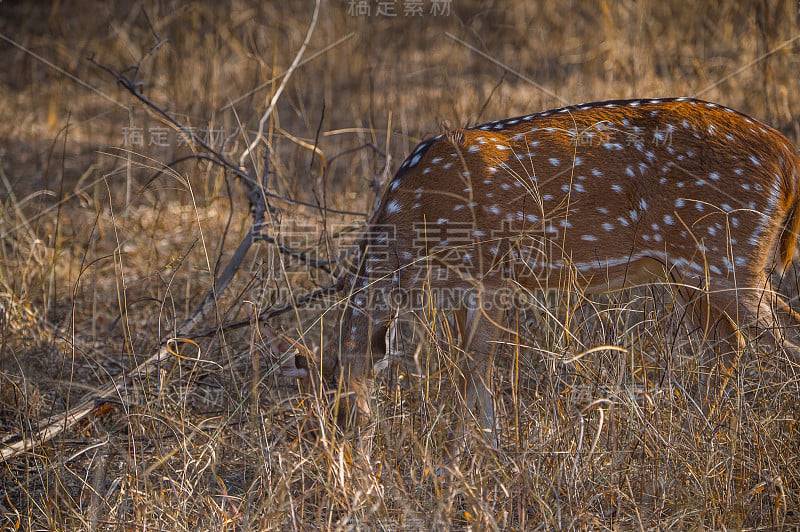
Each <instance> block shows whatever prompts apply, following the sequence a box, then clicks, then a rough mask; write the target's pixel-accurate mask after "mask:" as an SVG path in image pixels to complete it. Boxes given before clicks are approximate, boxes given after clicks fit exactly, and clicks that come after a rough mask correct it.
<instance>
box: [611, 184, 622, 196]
mask: <svg viewBox="0 0 800 532" xmlns="http://www.w3.org/2000/svg"><path fill="white" fill-rule="evenodd" d="M611 190H613V191H614V192H616V193H617V194H619V193H621V192H622V187H621V186H619V185H616V184H615V185H611Z"/></svg>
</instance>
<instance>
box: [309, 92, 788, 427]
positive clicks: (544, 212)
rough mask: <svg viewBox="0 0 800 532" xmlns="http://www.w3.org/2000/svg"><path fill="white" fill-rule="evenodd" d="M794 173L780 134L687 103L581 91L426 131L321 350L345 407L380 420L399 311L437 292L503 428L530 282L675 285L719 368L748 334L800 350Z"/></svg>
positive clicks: (476, 395) (466, 367)
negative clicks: (513, 332)
mask: <svg viewBox="0 0 800 532" xmlns="http://www.w3.org/2000/svg"><path fill="white" fill-rule="evenodd" d="M799 171H800V160H798V155H797V153H796V152H795V150H794V148H793V146H792V145H791V143H790V142H789V141H788V140H787V139H786V138H785V137H784V136H783V135H782V134H781V133H779V132H778V131H776V130H774V129H772V128H770V127H768V126H766V125H764V124H761V123H759V122H757V121H756V120H754V119H752V118H749V117H747V116H745V115H743V114H741V113H739V112H736V111H734V110H732V109H728V108H726V107H723V106H721V105H718V104H714V103H709V102H704V101H699V100H695V99H690V98H670V99H653V100H642V99H640V100H625V101H604V102H597V103H587V104H583V105H575V106H569V107H564V108H561V109H555V110H549V111H544V112H540V113H535V114H529V115H525V116H519V117H516V118H509V119H506V120H500V121H495V122H489V123H487V124H483V125H479V126H476V127H471V128H466V129H458V130H454V131H449V132H448V133H446V134H443V135H439V136H437V137H434V138H431V139H428V140H425V141H424V142H422V143H420V144H419V145H418V146H417V147H416V148H415V149H414V151H413V152H412V153H411V154H410V155H409V156H408V158H407V159H406V160H405V161H404V162H403V163H402V165H401V166H400V168H399V170H398V172H397V174H396V175H395V176H394V178H393V179H392V180H391V181H390V182H389V183H388V185H387V187H386V189H385V191H384V193H383V196H382V199H381V201H380V204H379V207H378V208H377V210H376V211H375V212H374V214H373V215H372V217H371V219H370V221H369V223H368V227H367V231H366V233H365V235H364V237H363V239H362V242H361V248H360V254H359V260H358V265H357V269H356V270H355V271H354V274H353V275H352V278H351V282H350V284H349V289H348V290H349V294H348V302H347V306H346V308H345V310H344V314H343V316H342V318H341V321H340V323H339V324H338V326H337V327H336V329H337V332H336V335H335V339H334V340H332V341H331V342H330V343H329V344H328V345H327V349H326V350H325V355H324V357H323V359H324V360H325V361H327V364H326V368H327V371H328V372H332V374H333V375H335V376H336V377H338V378H339V379H341V381H340V383H341V388H342V389H343V390H345V391H346V392H348V393H347V394H343V395H342V406H341V408H342V411H343V412H344V413H345V414H346V415H354V416H356V417H357V418H361V419H362V420H363V418H365V417H368V416H369V415H370V413H371V407H370V397H371V391H372V386H373V379H372V375H371V373H372V370H373V365H374V364H375V363H377V362H379V361H380V360H381V359H382V358H383V357H384V356H385V354H386V351H387V331H388V330H389V327H390V325H391V323H392V320H393V317H394V316H395V314H396V312H397V309H398V308H408V307H409V306H413V305H418V304H423V305H424V304H426V303H427V304H435V305H436V307H437V308H445V309H453V310H454V314H455V316H456V321H457V324H458V330H459V331H460V337H461V340H460V347H461V349H463V352H464V354H465V355H464V359H463V363H462V367H461V369H462V374H463V379H464V381H463V382H462V383H461V387H462V388H461V389H462V390H463V393H464V396H463V397H464V398H465V401H466V403H467V406H468V407H469V408H471V409H472V410H473V412H474V413H475V414H476V415H477V417H478V418H479V419H480V420H482V422H483V424H484V425H486V426H491V424H492V423H493V407H492V398H491V396H490V393H489V392H488V388H487V385H488V379H489V378H490V376H491V372H492V365H493V361H492V351H493V349H494V347H495V345H496V342H495V339H496V337H497V334H498V330H499V328H500V327H502V322H503V313H504V312H505V311H506V306H507V305H506V304H505V301H507V298H504V297H502V296H503V295H504V293H507V291H508V290H514V289H519V287H524V288H525V289H528V290H537V291H538V290H552V289H555V288H559V287H560V288H564V287H565V286H566V285H567V284H568V283H575V284H577V285H578V286H580V287H582V288H583V289H585V292H586V293H606V292H609V291H615V290H620V289H623V288H626V287H631V286H633V285H638V284H642V283H650V282H654V281H662V282H663V281H665V280H666V281H668V282H670V283H672V286H673V287H674V291H675V292H676V295H677V299H678V300H680V301H682V302H683V304H684V305H685V308H686V311H687V316H688V317H689V320H690V321H691V325H692V329H694V330H698V331H701V333H702V334H703V335H704V337H705V338H706V339H708V340H709V341H710V342H709V343H710V344H711V346H712V347H713V350H712V352H714V353H716V354H717V355H718V356H717V358H716V360H718V363H717V364H716V366H717V367H718V368H721V369H722V370H725V369H729V368H732V367H733V365H734V363H735V362H736V359H737V357H738V354H739V353H740V352H741V348H742V347H743V343H744V340H745V338H748V337H749V338H751V339H754V340H759V341H766V342H768V343H770V344H772V345H773V346H781V347H783V348H784V349H785V350H786V352H787V353H788V354H789V356H790V358H791V359H792V360H794V361H798V360H800V356H798V355H800V349H799V348H798V345H800V336H798V335H799V334H800V329H798V325H800V320H799V319H798V315H797V314H795V313H794V312H793V311H792V310H791V309H790V308H789V306H788V305H787V304H786V303H785V302H784V301H783V300H782V299H781V298H780V297H778V296H777V295H776V293H775V291H774V290H773V287H772V285H771V283H770V274H771V273H772V272H773V271H774V270H775V268H778V269H781V268H784V267H785V266H787V265H788V263H789V262H790V261H791V259H792V255H793V251H794V248H795V244H796V241H797V232H798V229H799V228H800V213H798V199H799V198H798V172H799ZM718 371H719V369H718V370H717V372H718Z"/></svg>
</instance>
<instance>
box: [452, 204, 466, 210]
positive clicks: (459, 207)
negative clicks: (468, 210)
mask: <svg viewBox="0 0 800 532" xmlns="http://www.w3.org/2000/svg"><path fill="white" fill-rule="evenodd" d="M463 208H464V206H463V205H461V204H459V205H456V206H455V207H453V210H454V211H460V210H461V209H463Z"/></svg>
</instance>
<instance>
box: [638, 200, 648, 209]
mask: <svg viewBox="0 0 800 532" xmlns="http://www.w3.org/2000/svg"><path fill="white" fill-rule="evenodd" d="M639 208H640V209H642V210H643V211H646V210H647V202H646V201H645V200H644V198H642V199H640V200H639Z"/></svg>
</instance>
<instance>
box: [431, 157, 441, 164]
mask: <svg viewBox="0 0 800 532" xmlns="http://www.w3.org/2000/svg"><path fill="white" fill-rule="evenodd" d="M440 162H442V158H441V157H434V158H433V159H431V163H432V164H439V163H440Z"/></svg>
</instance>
